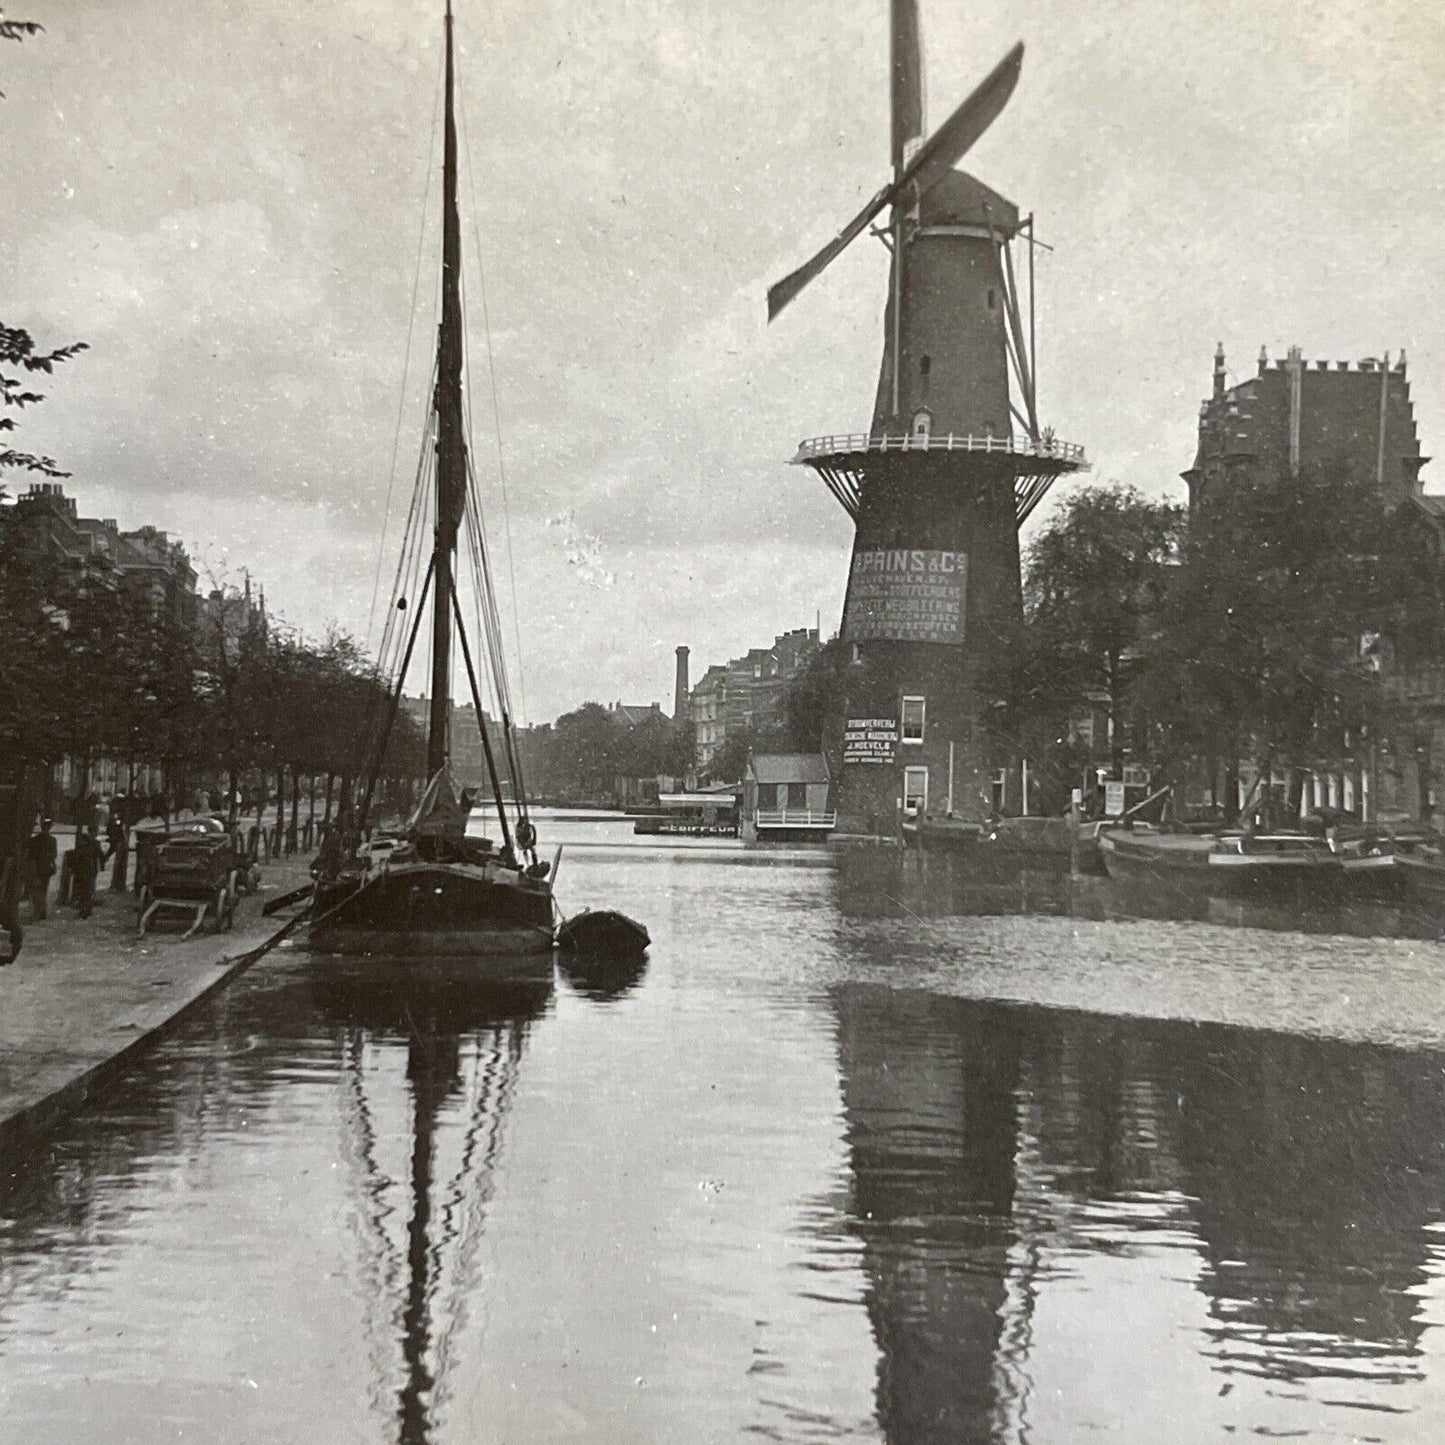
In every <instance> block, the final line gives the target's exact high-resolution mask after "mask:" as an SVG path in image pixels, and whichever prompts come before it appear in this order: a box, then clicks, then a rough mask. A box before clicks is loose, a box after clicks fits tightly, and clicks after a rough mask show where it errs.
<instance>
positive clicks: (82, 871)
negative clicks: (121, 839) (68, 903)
mask: <svg viewBox="0 0 1445 1445" xmlns="http://www.w3.org/2000/svg"><path fill="white" fill-rule="evenodd" d="M100 862H101V856H100V844H99V842H98V841H97V840H96V836H95V824H94V823H87V824H85V826H84V827H83V828H82V829H81V830H80V832H79V834H78V835H77V836H76V839H75V856H74V858H73V859H72V860H71V869H72V874H71V877H72V883H71V886H72V887H73V888H74V889H75V906H76V908H77V910H79V913H80V916H81V917H82V918H89V917H90V910H91V907H92V905H93V904H94V903H95V875H96V874H97V873H98V872H99V871H100Z"/></svg>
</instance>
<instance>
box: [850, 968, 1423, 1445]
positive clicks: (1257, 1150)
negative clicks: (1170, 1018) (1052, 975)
mask: <svg viewBox="0 0 1445 1445" xmlns="http://www.w3.org/2000/svg"><path fill="white" fill-rule="evenodd" d="M834 1006H835V1009H836V1012H837V1017H838V1025H839V1027H838V1039H839V1055H840V1065H841V1074H842V1091H843V1105H844V1110H845V1116H846V1125H847V1132H848V1145H849V1152H850V1164H851V1174H852V1191H851V1199H850V1204H849V1207H850V1219H849V1228H850V1230H851V1231H852V1232H853V1233H854V1234H855V1235H856V1236H857V1237H858V1238H859V1239H860V1241H861V1242H862V1247H863V1260H864V1268H865V1272H866V1276H867V1299H868V1310H869V1314H870V1319H871V1323H872V1327H873V1332H874V1336H875V1340H876V1343H877V1347H878V1351H879V1367H878V1381H877V1388H876V1407H877V1413H878V1419H879V1422H880V1425H881V1426H882V1428H883V1431H884V1434H885V1436H886V1438H887V1439H888V1440H889V1441H891V1442H895V1445H932V1442H944V1441H971V1440H1018V1439H1026V1438H1027V1437H1028V1426H1027V1420H1028V1415H1029V1405H1030V1400H1031V1399H1032V1398H1037V1397H1038V1395H1039V1394H1040V1393H1041V1392H1044V1391H1048V1392H1050V1393H1051V1394H1052V1392H1064V1394H1067V1393H1068V1392H1069V1391H1070V1388H1071V1384H1072V1381H1071V1380H1070V1379H1068V1378H1057V1379H1045V1378H1040V1377H1039V1371H1040V1369H1047V1368H1048V1364H1047V1362H1046V1361H1043V1360H1041V1359H1039V1358H1036V1357H1035V1348H1034V1338H1035V1318H1036V1314H1037V1312H1038V1310H1039V1309H1040V1308H1042V1303H1041V1302H1043V1301H1046V1300H1048V1299H1050V1295H1049V1290H1050V1287H1051V1284H1052V1283H1053V1281H1054V1280H1055V1279H1062V1278H1064V1277H1066V1276H1077V1274H1078V1272H1079V1270H1081V1269H1086V1268H1087V1266H1088V1258H1089V1256H1091V1255H1100V1254H1110V1253H1112V1254H1125V1255H1127V1254H1129V1253H1131V1252H1133V1251H1143V1250H1145V1249H1151V1248H1175V1247H1177V1248H1182V1249H1184V1250H1185V1251H1186V1252H1187V1255H1188V1256H1189V1257H1191V1258H1192V1259H1194V1260H1197V1261H1198V1262H1199V1263H1198V1267H1197V1269H1196V1270H1195V1271H1193V1273H1194V1274H1195V1279H1194V1283H1193V1285H1192V1286H1191V1285H1190V1284H1188V1283H1187V1282H1185V1281H1182V1280H1173V1281H1169V1282H1161V1284H1160V1286H1159V1287H1160V1288H1186V1289H1187V1288H1194V1289H1197V1290H1198V1291H1200V1292H1202V1294H1203V1295H1204V1297H1205V1299H1206V1300H1207V1302H1208V1321H1209V1322H1208V1326H1207V1328H1206V1329H1205V1330H1204V1331H1203V1332H1202V1333H1186V1332H1181V1333H1179V1334H1178V1335H1176V1336H1173V1337H1172V1339H1173V1340H1174V1342H1175V1346H1176V1347H1177V1348H1178V1349H1179V1350H1181V1351H1184V1350H1189V1351H1195V1352H1197V1353H1198V1354H1199V1355H1200V1356H1202V1357H1203V1358H1204V1359H1205V1360H1206V1361H1207V1364H1208V1366H1209V1368H1211V1369H1212V1370H1214V1371H1215V1372H1216V1373H1217V1374H1219V1375H1222V1376H1226V1377H1231V1378H1234V1379H1236V1380H1240V1379H1243V1378H1245V1377H1263V1378H1265V1379H1288V1380H1292V1381H1295V1382H1307V1381H1313V1380H1321V1379H1334V1380H1341V1379H1345V1380H1355V1381H1361V1380H1364V1381H1368V1382H1369V1383H1370V1386H1371V1388H1373V1389H1381V1388H1383V1389H1385V1390H1386V1391H1388V1390H1389V1389H1391V1388H1393V1387H1395V1386H1397V1385H1399V1384H1401V1383H1403V1382H1407V1381H1410V1380H1413V1379H1415V1378H1417V1377H1419V1375H1420V1374H1421V1373H1422V1371H1423V1362H1422V1361H1423V1355H1422V1345H1421V1338H1422V1335H1423V1334H1424V1332H1425V1329H1426V1327H1427V1322H1426V1319H1425V1318H1424V1315H1423V1313H1422V1304H1423V1299H1422V1296H1423V1295H1424V1293H1425V1286H1426V1284H1427V1283H1428V1281H1429V1280H1430V1278H1431V1274H1432V1272H1435V1273H1438V1266H1437V1265H1436V1264H1435V1263H1434V1259H1433V1251H1432V1246H1431V1240H1432V1238H1433V1235H1432V1226H1434V1225H1435V1224H1436V1222H1437V1221H1439V1220H1441V1219H1442V1218H1445V1130H1442V1127H1441V1125H1442V1122H1445V1070H1442V1064H1441V1060H1440V1059H1439V1058H1438V1057H1436V1056H1433V1055H1425V1054H1419V1053H1408V1052H1403V1051H1399V1050H1392V1049H1387V1048H1375V1047H1367V1046H1359V1045H1346V1044H1341V1043H1328V1042H1321V1041H1316V1040H1308V1039H1300V1038H1282V1037H1280V1036H1277V1035H1267V1034H1263V1033H1258V1032H1253V1031H1246V1030H1238V1029H1226V1028H1221V1027H1199V1026H1196V1025H1191V1024H1168V1023H1147V1022H1138V1021H1126V1020H1119V1019H1101V1018H1096V1017H1091V1016H1087V1015H1078V1014H1058V1013H1049V1012H1045V1011H1042V1010H1033V1009H1022V1008H1008V1007H1001V1006H998V1005H987V1004H979V1003H973V1002H969V1001H965V1000H961V999H955V998H943V997H939V996H935V995H930V994H924V993H906V992H900V991H895V990H890V989H887V988H883V987H877V986H873V985H862V984H849V985H845V986H843V987H841V988H839V989H838V990H836V991H835V994H834ZM1166 1240H1167V1242H1165V1241H1166ZM1169 1273H1171V1274H1172V1273H1173V1272H1172V1271H1171V1272H1169ZM1184 1273H1185V1274H1186V1275H1188V1274H1190V1273H1191V1271H1189V1270H1185V1271H1184ZM1108 1277H1109V1276H1107V1274H1105V1275H1100V1276H1099V1278H1100V1279H1104V1278H1108ZM1065 1296H1066V1291H1061V1294H1060V1295H1059V1296H1058V1303H1057V1305H1055V1306H1052V1307H1051V1308H1053V1309H1054V1310H1055V1311H1056V1312H1055V1313H1053V1314H1051V1316H1050V1318H1051V1320H1052V1321H1053V1329H1054V1330H1055V1332H1057V1329H1058V1328H1059V1325H1060V1323H1063V1324H1064V1325H1065V1326H1066V1327H1067V1328H1068V1329H1070V1330H1077V1331H1082V1332H1085V1333H1087V1332H1088V1331H1089V1330H1090V1329H1091V1328H1093V1329H1097V1326H1098V1320H1097V1319H1095V1320H1094V1323H1093V1325H1092V1326H1091V1325H1090V1323H1089V1321H1088V1319H1086V1318H1084V1317H1083V1316H1078V1315H1075V1314H1073V1313H1071V1311H1072V1309H1073V1306H1072V1305H1071V1304H1070V1303H1069V1301H1068V1299H1067V1298H1066V1297H1065ZM1129 1307H1130V1302H1129V1300H1127V1299H1125V1298H1123V1297H1119V1298H1117V1299H1112V1300H1111V1299H1109V1298H1108V1297H1107V1295H1106V1296H1105V1297H1104V1298H1103V1300H1102V1302H1100V1303H1096V1305H1095V1306H1094V1308H1095V1309H1097V1310H1100V1311H1101V1314H1100V1318H1108V1317H1109V1316H1110V1314H1111V1312H1114V1311H1127V1310H1128V1309H1129ZM1057 1311H1062V1312H1063V1313H1062V1314H1060V1313H1058V1312H1057ZM1083 1343H1084V1348H1085V1349H1088V1348H1098V1349H1101V1350H1104V1349H1108V1348H1110V1346H1109V1344H1108V1342H1107V1341H1105V1340H1100V1339H1096V1338H1092V1337H1090V1338H1087V1339H1085V1340H1084V1342H1083ZM1226 1393H1227V1391H1226ZM1061 1398H1062V1396H1061ZM1372 1398H1373V1399H1377V1400H1378V1399H1380V1398H1381V1397H1378V1396H1375V1397H1372ZM1383 1398H1384V1399H1386V1400H1388V1398H1389V1397H1388V1395H1387V1396H1385V1397H1383ZM1370 1408H1388V1406H1385V1405H1380V1404H1376V1405H1372V1406H1370Z"/></svg>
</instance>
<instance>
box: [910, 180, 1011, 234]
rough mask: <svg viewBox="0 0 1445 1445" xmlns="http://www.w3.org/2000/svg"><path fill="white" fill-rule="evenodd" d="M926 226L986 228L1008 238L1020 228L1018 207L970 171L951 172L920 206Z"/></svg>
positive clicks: (926, 195) (920, 217)
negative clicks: (991, 228) (988, 226)
mask: <svg viewBox="0 0 1445 1445" xmlns="http://www.w3.org/2000/svg"><path fill="white" fill-rule="evenodd" d="M918 219H919V222H920V224H922V225H925V226H987V225H990V224H992V226H993V227H994V229H995V230H997V231H999V232H1000V233H1001V234H1003V235H1005V236H1012V235H1013V234H1014V233H1015V232H1016V231H1017V230H1018V228H1019V208H1018V207H1017V206H1016V205H1014V203H1013V202H1012V201H1011V200H1009V198H1008V197H1007V196H1001V195H1000V194H999V193H998V192H997V191H996V190H994V189H993V187H992V186H986V185H984V183H983V182H982V181H981V180H979V179H978V178H977V177H975V176H971V175H969V173H968V172H967V171H950V172H949V173H948V174H947V175H946V176H945V177H944V178H943V179H942V180H941V181H939V183H938V184H937V185H936V186H934V187H933V188H932V189H931V190H929V191H928V192H927V193H926V194H925V195H924V196H923V198H922V199H921V200H920V202H919V205H918Z"/></svg>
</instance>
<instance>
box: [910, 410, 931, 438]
mask: <svg viewBox="0 0 1445 1445" xmlns="http://www.w3.org/2000/svg"><path fill="white" fill-rule="evenodd" d="M932 429H933V418H932V417H931V416H930V415H929V414H928V413H927V412H926V411H919V412H915V413H914V414H913V435H914V436H916V437H926V436H927V435H928V433H929V432H930V431H931V430H932Z"/></svg>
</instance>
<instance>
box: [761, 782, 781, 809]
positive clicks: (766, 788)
mask: <svg viewBox="0 0 1445 1445" xmlns="http://www.w3.org/2000/svg"><path fill="white" fill-rule="evenodd" d="M777 806H778V785H777V784H776V783H759V784H758V807H759V808H761V809H762V810H763V811H764V812H765V813H771V812H772V811H773V810H774V809H775V808H776V807H777Z"/></svg>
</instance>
